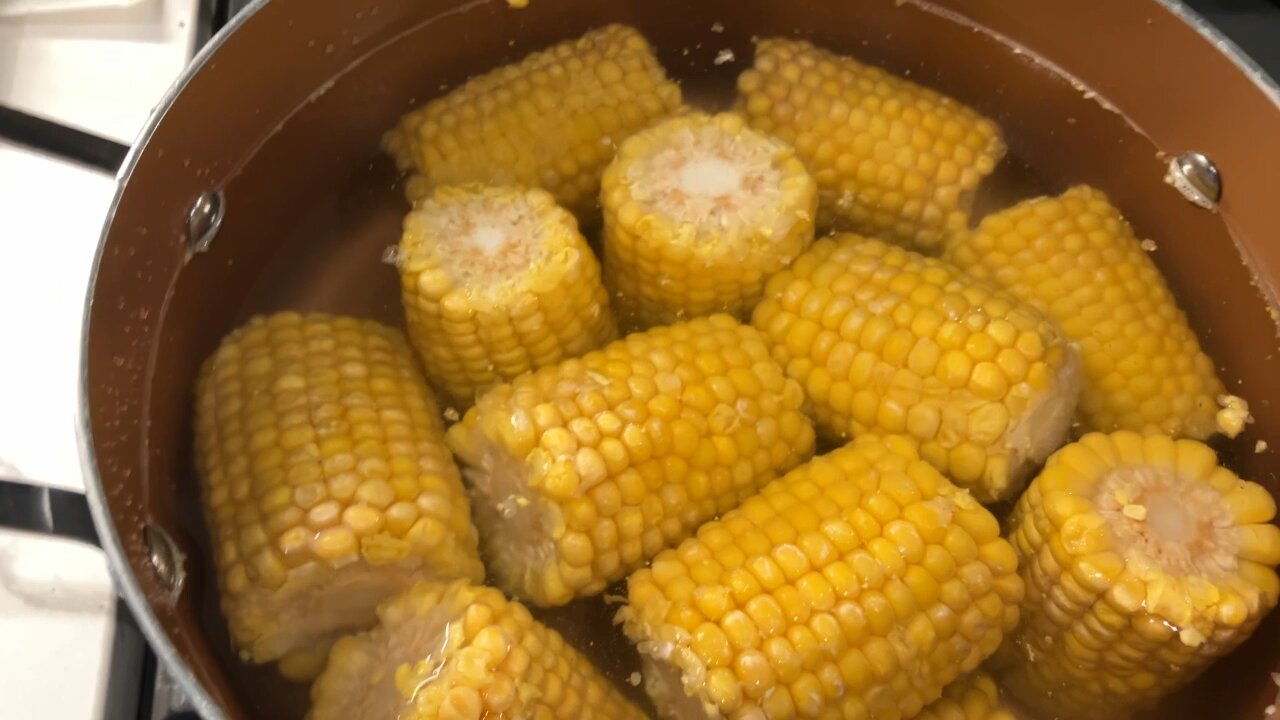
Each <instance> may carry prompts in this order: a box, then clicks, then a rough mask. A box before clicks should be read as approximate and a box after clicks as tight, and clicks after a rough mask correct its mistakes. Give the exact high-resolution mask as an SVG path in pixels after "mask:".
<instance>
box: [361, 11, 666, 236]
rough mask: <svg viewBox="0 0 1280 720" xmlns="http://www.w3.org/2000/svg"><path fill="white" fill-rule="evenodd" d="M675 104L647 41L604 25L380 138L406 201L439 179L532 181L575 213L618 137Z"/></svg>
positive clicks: (594, 191)
mask: <svg viewBox="0 0 1280 720" xmlns="http://www.w3.org/2000/svg"><path fill="white" fill-rule="evenodd" d="M680 106H681V100H680V87H679V86H678V85H676V84H675V83H673V82H671V81H669V80H668V79H667V77H666V74H665V73H664V72H663V70H662V66H661V65H659V64H658V61H657V58H655V57H654V55H653V51H652V49H651V48H650V47H649V43H648V42H647V41H646V40H645V39H644V37H643V36H642V35H641V34H640V33H639V32H637V31H636V30H634V29H633V28H630V27H626V26H624V25H609V26H606V27H602V28H599V29H596V30H592V31H591V32H588V33H586V34H585V35H583V36H582V37H580V38H578V39H576V40H568V41H565V42H562V43H560V44H558V45H555V46H553V47H550V48H547V49H546V50H542V51H540V52H535V53H533V54H531V55H529V56H528V57H526V58H524V59H523V60H521V61H520V62H517V63H515V64H512V65H507V66H504V67H500V68H497V69H495V70H491V71H490V72H487V73H485V74H483V75H480V76H478V77H474V78H472V79H471V80H468V81H467V82H466V84H464V85H462V86H461V87H459V88H457V89H455V90H452V91H450V92H449V93H447V94H445V95H443V96H441V97H438V98H436V99H434V100H431V101H430V102H428V103H426V104H425V105H424V106H422V107H420V108H418V109H415V110H413V111H411V112H409V113H408V114H406V115H405V116H404V117H403V118H401V119H400V122H399V123H398V124H397V125H396V127H395V128H394V129H392V130H391V131H390V132H388V133H387V134H386V136H385V137H384V138H383V147H384V149H386V150H387V152H389V153H390V154H391V156H392V157H393V158H394V159H395V161H396V164H397V165H399V166H400V169H401V170H405V171H412V172H415V173H418V176H417V177H415V178H414V179H413V180H411V181H410V182H409V183H408V185H407V186H406V193H407V194H408V196H409V199H410V200H416V199H418V198H420V197H422V196H425V195H427V194H429V193H430V191H431V190H433V189H434V188H435V187H437V186H440V185H457V184H462V183H472V182H479V183H487V184H498V185H521V186H524V187H540V188H543V189H544V190H547V191H548V192H550V193H551V194H552V195H553V196H555V198H556V201H557V202H559V203H560V204H561V205H563V206H564V207H566V208H568V209H569V210H570V211H571V212H573V213H575V214H577V215H578V217H579V218H580V219H583V220H586V219H589V218H591V217H593V216H595V215H597V214H598V211H597V210H596V199H597V197H598V196H599V194H600V175H601V174H602V173H603V172H604V168H605V166H606V165H608V164H609V161H610V160H612V159H613V155H614V152H615V149H616V148H617V146H618V144H619V143H621V142H622V141H623V140H624V139H626V137H627V136H628V135H630V134H631V133H633V132H636V131H637V130H639V129H641V128H643V127H645V126H647V125H649V124H650V123H652V122H653V121H654V120H656V119H657V118H660V117H663V116H665V115H668V114H670V113H672V112H674V111H675V110H676V109H677V108H679V107H680Z"/></svg>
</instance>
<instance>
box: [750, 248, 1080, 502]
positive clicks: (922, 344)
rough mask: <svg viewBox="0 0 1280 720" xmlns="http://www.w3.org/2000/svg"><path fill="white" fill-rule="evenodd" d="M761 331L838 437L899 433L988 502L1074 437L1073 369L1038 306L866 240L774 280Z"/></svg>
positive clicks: (822, 251)
mask: <svg viewBox="0 0 1280 720" xmlns="http://www.w3.org/2000/svg"><path fill="white" fill-rule="evenodd" d="M752 322H753V324H754V325H755V326H756V327H757V328H759V329H760V330H761V332H763V333H764V334H765V336H766V337H767V338H768V339H769V342H770V344H771V345H772V346H773V356H774V357H775V358H777V360H778V362H779V363H781V364H782V365H783V366H784V367H785V368H786V369H787V374H788V375H790V376H791V377H793V378H795V379H796V380H797V381H799V382H800V384H801V385H802V386H803V387H804V388H805V390H806V391H807V393H808V396H809V399H810V401H811V402H812V403H813V407H814V410H815V412H816V415H817V419H818V427H819V429H820V430H821V431H822V432H823V433H825V434H826V435H828V436H830V437H836V438H848V437H851V436H854V437H856V436H857V435H859V434H862V433H894V434H898V433H900V434H904V435H906V436H908V437H911V438H912V439H914V440H916V441H917V442H918V443H919V446H920V454H921V456H922V457H924V458H925V459H926V460H928V461H929V462H930V463H932V464H933V465H934V466H935V467H937V468H938V469H939V470H942V471H943V473H945V474H946V475H947V476H948V477H950V478H951V479H952V480H953V481H954V482H956V483H957V484H958V485H960V486H961V487H964V488H966V489H969V490H970V491H972V492H973V493H974V494H975V495H976V496H977V497H978V498H979V499H980V500H982V501H983V502H988V501H993V500H1001V499H1006V498H1010V497H1013V496H1015V495H1016V494H1017V493H1018V492H1019V491H1020V490H1021V489H1022V487H1023V485H1024V483H1025V481H1026V479H1027V476H1028V474H1029V473H1030V472H1031V471H1032V469H1033V468H1035V467H1036V466H1037V465H1038V464H1039V463H1040V462H1042V461H1043V460H1044V458H1045V457H1047V456H1048V455H1049V453H1051V452H1052V451H1053V450H1055V449H1056V448H1057V447H1058V446H1059V445H1060V444H1061V443H1062V441H1063V440H1064V439H1065V438H1066V434H1067V431H1068V430H1069V428H1070V423H1071V416H1072V411H1073V409H1074V407H1075V401H1076V397H1077V395H1078V393H1079V372H1078V362H1079V361H1078V358H1077V357H1076V353H1075V350H1074V348H1073V347H1072V346H1071V345H1070V344H1069V343H1068V342H1067V340H1066V338H1065V337H1063V335H1062V333H1061V331H1060V330H1059V329H1058V328H1057V326H1056V325H1055V324H1054V323H1053V322H1051V321H1049V320H1048V319H1047V318H1045V317H1044V316H1043V315H1042V314H1041V313H1039V312H1038V311H1037V310H1035V309H1034V308H1032V307H1030V306H1028V305H1024V304H1022V303H1020V302H1018V301H1017V300H1015V299H1014V298H1013V297H1012V296H1009V295H1007V294H1005V293H1003V292H999V291H996V290H994V289H992V288H989V287H988V286H987V285H985V284H984V283H981V282H978V281H975V280H973V279H971V278H969V277H967V276H965V275H964V274H963V273H961V272H959V271H958V270H956V269H955V268H954V267H952V266H950V265H948V264H946V263H943V262H941V261H939V260H935V259H932V258H926V257H923V256H921V255H919V254H917V253H914V252H911V251H909V250H905V249H903V248H900V247H897V246H895V245H890V244H887V243H884V242H881V241H879V240H869V239H866V238H863V237H859V236H857V235H841V236H836V237H834V238H829V239H823V240H820V241H818V242H817V243H815V244H814V245H813V247H812V248H811V249H810V250H809V252H807V253H805V254H804V255H802V256H801V257H800V258H799V259H798V260H796V262H795V263H794V264H793V265H792V266H791V267H790V268H788V269H787V270H784V271H783V272H780V273H778V274H777V275H775V276H774V277H773V278H772V279H770V281H769V283H768V285H767V286H766V288H765V298H764V300H763V301H762V302H761V303H760V305H759V306H758V307H757V308H756V311H755V314H754V317H753V319H752Z"/></svg>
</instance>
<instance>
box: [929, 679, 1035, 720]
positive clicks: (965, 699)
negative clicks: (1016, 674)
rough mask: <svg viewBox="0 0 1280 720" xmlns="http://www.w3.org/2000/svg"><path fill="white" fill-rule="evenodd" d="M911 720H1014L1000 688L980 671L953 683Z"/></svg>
mask: <svg viewBox="0 0 1280 720" xmlns="http://www.w3.org/2000/svg"><path fill="white" fill-rule="evenodd" d="M914 720H1016V718H1015V715H1014V713H1013V710H1012V709H1010V708H1009V706H1008V705H1006V704H1005V702H1004V701H1003V700H1001V698H1000V688H998V687H997V686H996V683H995V681H994V680H992V679H991V676H990V675H988V674H987V673H985V672H983V671H981V670H979V671H976V672H972V673H970V674H968V675H965V676H964V677H962V678H960V679H959V680H956V681H955V682H953V683H951V684H950V685H948V686H947V687H946V689H945V690H943V691H942V697H941V698H939V699H938V700H935V701H934V702H933V703H932V704H931V705H929V707H926V708H925V709H924V711H923V712H921V713H920V714H919V715H916V716H915V719H914Z"/></svg>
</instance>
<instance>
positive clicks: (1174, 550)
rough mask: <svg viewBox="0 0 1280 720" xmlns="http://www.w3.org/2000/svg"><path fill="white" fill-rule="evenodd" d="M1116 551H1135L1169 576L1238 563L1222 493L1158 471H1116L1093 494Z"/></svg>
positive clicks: (1208, 572) (1222, 569) (1209, 571)
mask: <svg viewBox="0 0 1280 720" xmlns="http://www.w3.org/2000/svg"><path fill="white" fill-rule="evenodd" d="M1094 493H1095V494H1094V503H1095V505H1096V506H1097V508H1098V511H1099V512H1100V513H1101V515H1102V517H1103V518H1104V519H1106V521H1107V525H1108V527H1109V528H1110V530H1111V534H1112V537H1113V538H1114V540H1115V543H1116V546H1117V549H1118V550H1120V551H1121V552H1123V553H1124V554H1126V555H1129V554H1130V553H1133V552H1135V551H1136V552H1138V553H1140V554H1142V555H1145V556H1146V557H1147V558H1149V559H1150V560H1152V561H1154V562H1155V563H1156V564H1157V565H1158V566H1159V567H1160V568H1161V569H1163V570H1164V571H1165V572H1167V573H1169V574H1170V575H1174V576H1187V575H1192V574H1205V575H1210V576H1214V575H1220V574H1224V573H1228V572H1231V571H1233V570H1235V569H1236V566H1237V565H1238V558H1237V557H1236V552H1237V549H1238V548H1237V542H1236V540H1235V539H1234V538H1233V537H1232V536H1231V531H1232V529H1233V528H1234V526H1235V521H1234V520H1233V518H1232V515H1231V510H1230V508H1228V506H1227V504H1226V502H1225V501H1224V500H1223V498H1222V495H1221V494H1219V493H1218V492H1217V491H1216V490H1214V489H1213V488H1212V487H1210V486H1209V485H1207V484H1206V483H1204V482H1201V481H1196V480H1193V479H1188V478H1185V477H1182V476H1181V475H1178V474H1177V473H1175V472H1173V471H1171V470H1168V469H1165V468H1158V467H1132V466H1130V467H1121V468H1116V469H1114V470H1112V471H1110V472H1109V473H1107V474H1106V475H1105V476H1104V477H1103V478H1102V480H1101V481H1100V482H1099V483H1098V485H1097V488H1096V489H1095V491H1094Z"/></svg>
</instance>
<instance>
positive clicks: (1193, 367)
mask: <svg viewBox="0 0 1280 720" xmlns="http://www.w3.org/2000/svg"><path fill="white" fill-rule="evenodd" d="M945 257H946V259H947V260H949V261H950V262H952V263H955V264H956V265H957V266H959V267H960V268H961V269H962V270H965V271H966V272H968V273H970V274H972V275H974V276H975V277H979V278H982V279H984V280H988V281H990V282H993V283H995V284H997V285H999V286H1001V287H1004V288H1006V289H1008V290H1009V291H1010V292H1011V293H1013V294H1014V295H1016V296H1017V297H1018V298H1020V299H1022V300H1023V301H1024V302H1027V303H1030V304H1032V305H1035V306H1036V307H1038V308H1040V309H1041V310H1043V311H1044V312H1045V313H1046V314H1048V315H1049V316H1050V317H1052V318H1054V319H1055V320H1056V321H1057V322H1058V323H1059V324H1061V326H1062V329H1063V331H1064V332H1065V333H1066V334H1067V336H1068V337H1070V338H1071V339H1072V340H1073V341H1075V342H1077V343H1079V345H1080V348H1081V357H1082V358H1083V360H1084V375H1085V382H1084V390H1083V392H1082V393H1081V396H1080V406H1079V410H1078V415H1079V419H1080V421H1081V424H1082V425H1083V427H1084V429H1085V430H1086V431H1099V432H1110V431H1112V430H1134V431H1138V432H1162V433H1166V434H1169V435H1173V436H1176V437H1192V438H1196V439H1204V438H1207V437H1208V436H1209V435H1211V434H1213V433H1214V431H1215V429H1216V426H1215V420H1214V415H1215V413H1217V411H1218V405H1217V402H1216V399H1217V398H1218V396H1219V395H1221V394H1222V393H1223V392H1224V391H1223V387H1222V383H1221V382H1220V381H1219V380H1218V378H1217V375H1216V374H1215V372H1214V368H1213V361H1211V360H1210V359H1209V358H1208V356H1206V355H1205V354H1204V352H1202V351H1201V350H1200V344H1199V343H1198V342H1197V341H1196V336H1195V333H1194V332H1192V330H1191V327H1190V326H1189V325H1188V324H1187V320H1186V317H1185V316H1184V315H1183V314H1182V311H1181V310H1179V309H1178V306H1177V302H1176V301H1175V300H1174V297H1173V293H1171V292H1169V288H1168V286H1167V285H1166V284H1165V281H1164V278H1163V277H1161V275H1160V271H1159V270H1157V269H1156V266H1155V263H1153V262H1152V261H1151V258H1150V257H1148V256H1147V252H1146V251H1145V250H1143V248H1142V246H1141V245H1140V243H1139V242H1138V238H1137V237H1136V236H1135V235H1134V233H1133V229H1132V228H1131V227H1130V226H1129V224H1128V223H1127V222H1125V220H1124V218H1123V217H1122V216H1121V215H1120V211H1119V210H1117V209H1116V208H1115V207H1114V206H1113V205H1111V203H1110V202H1108V200H1107V197H1106V195H1104V194H1103V193H1102V192H1100V191H1098V190H1095V189H1093V188H1091V187H1088V186H1083V185H1082V186H1078V187H1074V188H1071V189H1070V190H1068V191H1067V192H1065V193H1063V194H1062V195H1060V196H1058V197H1042V198H1036V199H1033V200H1028V201H1026V202H1023V203H1021V204H1019V205H1016V206H1014V207H1012V208H1009V209H1007V210H1004V211H1002V212H998V213H995V214H992V215H990V216H988V217H987V218H985V219H984V220H983V221H982V222H981V223H980V224H979V226H978V228H977V229H976V230H975V231H973V232H972V233H967V234H964V235H961V236H958V237H956V238H955V239H954V240H953V241H952V242H951V243H949V245H948V247H947V249H946V254H945ZM1237 432H1238V430H1237Z"/></svg>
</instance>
